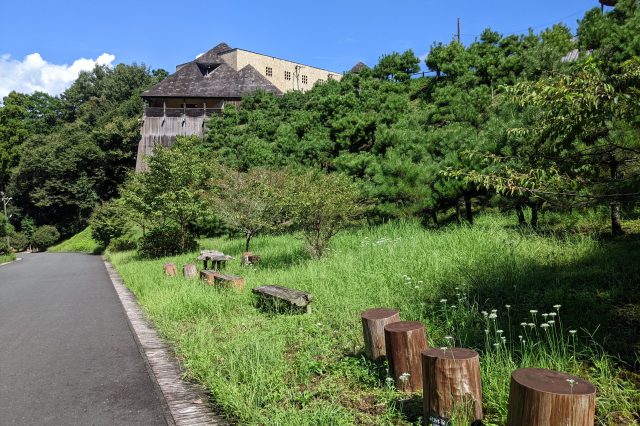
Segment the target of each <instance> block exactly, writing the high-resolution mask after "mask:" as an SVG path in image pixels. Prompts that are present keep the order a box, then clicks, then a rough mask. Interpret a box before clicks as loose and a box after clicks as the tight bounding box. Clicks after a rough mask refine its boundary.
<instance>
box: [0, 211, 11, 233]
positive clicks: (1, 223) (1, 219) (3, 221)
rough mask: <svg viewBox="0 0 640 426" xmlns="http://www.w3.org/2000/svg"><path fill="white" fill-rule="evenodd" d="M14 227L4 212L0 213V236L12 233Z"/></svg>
mask: <svg viewBox="0 0 640 426" xmlns="http://www.w3.org/2000/svg"><path fill="white" fill-rule="evenodd" d="M13 232H14V229H13V226H12V225H11V223H10V222H9V221H8V220H7V217H6V216H5V215H4V213H0V238H4V237H6V236H7V235H11V234H13Z"/></svg>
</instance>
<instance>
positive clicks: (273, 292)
mask: <svg viewBox="0 0 640 426" xmlns="http://www.w3.org/2000/svg"><path fill="white" fill-rule="evenodd" d="M252 292H253V293H254V294H255V295H256V296H257V297H258V304H259V305H260V306H262V307H266V308H273V309H275V310H276V311H278V310H281V309H282V308H285V309H286V310H289V311H291V310H293V311H304V312H306V313H308V314H309V313H311V301H312V300H313V297H312V296H311V293H305V292H303V291H299V290H294V289H292V288H287V287H282V286H279V285H263V286H261V287H256V288H254V289H253V290H252Z"/></svg>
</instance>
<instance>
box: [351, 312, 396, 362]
mask: <svg viewBox="0 0 640 426" xmlns="http://www.w3.org/2000/svg"><path fill="white" fill-rule="evenodd" d="M360 317H361V319H362V333H363V334H364V349H365V352H366V354H367V358H369V359H370V360H372V361H378V360H379V359H381V358H384V357H385V356H386V355H387V350H386V347H385V343H384V326H385V325H387V324H391V323H392V322H398V321H400V314H399V313H398V311H396V310H395V309H385V308H374V309H367V310H366V311H364V312H362V314H360Z"/></svg>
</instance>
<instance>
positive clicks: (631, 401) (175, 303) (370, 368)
mask: <svg viewBox="0 0 640 426" xmlns="http://www.w3.org/2000/svg"><path fill="white" fill-rule="evenodd" d="M510 224H511V221H510V220H509V219H505V218H504V217H501V216H483V217H480V218H479V219H478V221H477V223H476V225H474V227H472V228H471V227H450V228H446V229H443V230H440V231H428V230H425V229H423V228H422V227H420V226H419V225H418V224H416V223H390V224H387V225H384V226H380V227H375V228H371V229H359V230H353V231H350V232H345V233H343V234H341V235H339V236H338V237H336V239H335V241H333V244H332V250H331V252H330V254H329V255H328V256H327V257H325V258H323V259H320V260H315V259H310V258H309V257H308V256H307V255H306V254H305V251H304V249H303V243H302V241H301V240H299V239H298V238H296V237H294V236H290V235H284V236H274V237H260V238H257V239H256V240H255V242H254V246H253V247H252V251H254V252H256V253H258V254H260V255H261V256H262V258H263V262H262V263H261V264H260V265H259V266H257V267H251V268H243V267H241V266H240V264H239V261H238V262H234V263H232V264H231V265H229V268H228V270H229V272H231V273H236V274H239V275H242V276H243V277H245V281H246V284H245V287H246V289H245V291H244V292H243V293H236V292H234V291H230V290H224V289H217V288H212V287H208V286H205V285H203V284H202V283H200V282H199V281H197V280H192V281H189V280H185V279H183V278H181V277H178V278H170V277H164V276H163V273H162V264H163V263H164V262H166V261H173V262H176V264H177V265H178V267H179V268H181V266H182V265H183V264H185V263H187V262H191V261H193V260H194V258H195V253H192V254H188V255H183V256H177V257H174V258H171V259H158V260H141V259H139V258H138V257H137V256H136V254H135V253H133V252H125V253H113V254H109V256H110V258H111V260H112V261H113V263H114V265H115V266H116V268H117V269H118V270H119V272H120V273H121V274H122V276H123V278H124V281H125V283H126V285H127V286H128V287H129V288H130V289H131V290H132V291H133V292H134V293H135V295H136V296H137V298H138V300H139V301H140V303H141V305H142V307H143V309H144V310H145V312H146V313H147V314H148V315H149V316H150V317H151V318H152V319H153V321H154V322H155V324H156V326H157V327H158V329H159V331H160V333H161V334H162V335H163V336H164V337H165V338H166V339H168V340H169V341H170V342H171V343H172V344H173V345H174V347H175V349H176V352H177V354H178V356H179V357H180V358H181V361H182V363H183V365H184V366H185V367H186V370H187V373H188V375H189V376H190V377H191V378H193V379H195V380H198V381H199V382H201V383H203V384H204V385H205V386H206V387H207V388H208V389H209V390H210V391H211V393H212V395H213V397H214V399H215V400H216V403H217V404H218V405H219V406H220V407H222V409H223V410H224V411H225V412H226V413H228V414H229V415H231V416H234V417H236V418H237V419H238V420H239V421H240V422H241V423H243V424H278V425H303V424H310V425H311V424H420V416H421V409H420V398H419V396H417V395H416V396H413V397H406V396H405V395H402V394H400V393H399V392H396V391H395V389H394V388H393V386H390V384H389V383H388V381H386V380H385V379H386V366H385V365H384V364H373V363H370V362H369V361H367V360H366V359H365V358H364V357H363V341H362V335H361V328H360V319H359V313H360V312H361V311H362V310H364V309H367V308H370V307H377V306H386V307H394V308H397V309H399V310H400V312H401V317H402V319H405V320H417V321H422V322H424V323H425V325H426V330H427V332H428V337H429V343H430V345H431V346H434V347H441V346H452V345H456V346H467V347H472V348H475V349H478V350H479V351H480V352H481V369H482V379H483V401H484V405H485V413H486V423H487V424H503V423H504V421H505V419H506V403H507V398H508V386H509V374H510V372H511V371H512V370H513V369H515V368H518V367H523V366H529V367H548V368H555V369H561V370H564V371H568V372H572V373H575V374H578V375H580V376H582V377H584V378H587V379H588V380H591V381H592V382H594V384H596V386H597V387H598V390H599V394H598V413H597V415H598V422H599V424H629V423H632V422H633V421H634V417H633V416H634V415H637V414H636V413H638V412H639V411H640V392H639V391H638V386H637V382H636V383H635V384H634V380H636V378H635V377H636V376H634V375H633V373H631V372H630V370H632V368H631V367H630V364H627V368H626V369H621V368H620V366H621V365H623V364H621V359H623V360H625V361H626V362H628V363H633V362H634V360H640V358H638V353H639V352H640V350H639V349H640V338H639V336H640V334H639V333H637V332H636V331H637V327H638V325H639V324H640V314H638V311H639V309H638V307H639V306H640V292H639V291H638V290H640V289H639V288H638V287H639V283H640V279H639V278H640V241H638V240H637V239H634V238H632V237H631V238H625V239H618V240H612V241H600V240H598V239H595V238H593V237H590V236H589V235H574V236H571V235H556V234H554V233H549V234H540V233H533V232H528V231H522V230H518V229H513V228H511V227H510V226H509V225H510ZM201 247H202V248H207V249H218V250H222V251H224V252H225V253H228V254H232V255H236V256H238V255H239V254H240V253H241V252H242V251H243V241H242V240H240V239H228V238H220V239H211V240H205V241H202V242H201ZM264 284H280V285H284V286H288V287H293V288H298V289H302V290H307V291H310V292H311V293H313V296H314V302H313V305H314V308H313V309H314V311H313V313H312V314H310V315H283V314H272V313H269V312H263V311H261V310H259V309H257V307H256V306H255V304H254V300H253V298H252V296H251V292H250V291H249V289H250V288H252V287H256V286H258V285H264ZM443 300H446V302H442V301H443ZM506 305H509V308H507V307H506ZM555 305H561V306H560V307H557V308H554V306H555ZM493 310H495V317H493V316H491V318H489V316H490V314H489V312H491V313H493ZM531 310H537V311H538V312H537V313H536V315H535V317H532V315H533V314H532V313H531V312H530V311H531ZM483 311H486V312H487V313H486V314H484V313H483ZM585 312H589V315H585V314H584V313H585ZM543 313H545V314H547V316H545V317H543V316H542V314H543ZM550 313H555V318H554V321H556V322H555V323H554V325H553V327H554V328H552V329H549V327H544V328H543V327H541V325H542V323H543V319H544V322H547V321H549V318H551V317H549V314H550ZM523 322H525V323H526V324H530V323H533V324H534V327H532V328H528V327H529V325H527V328H521V327H522V326H521V325H520V324H521V323H523ZM485 330H489V331H488V332H485ZM499 330H500V331H501V332H500V333H498V331H499ZM547 330H548V332H547ZM569 330H576V333H575V334H573V333H569ZM551 331H553V333H554V334H553V337H552V335H551V334H550V333H551ZM520 335H523V340H526V342H525V344H523V343H522V341H521V340H520V338H519V337H518V336H520ZM503 338H504V339H503ZM636 420H637V419H636Z"/></svg>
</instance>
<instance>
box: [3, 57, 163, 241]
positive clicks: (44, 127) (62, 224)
mask: <svg viewBox="0 0 640 426" xmlns="http://www.w3.org/2000/svg"><path fill="white" fill-rule="evenodd" d="M162 75H163V74H162V73H156V74H154V75H152V74H151V72H150V71H149V70H148V69H147V68H146V67H145V66H143V65H140V66H139V65H135V64H134V65H124V64H119V65H117V66H116V67H114V68H108V67H104V66H97V67H96V68H95V69H94V70H92V71H89V72H82V73H80V76H79V77H78V79H77V80H76V81H75V82H74V83H73V84H72V85H71V87H69V88H68V89H67V90H66V91H65V92H64V93H63V94H62V95H61V96H60V97H51V96H49V95H46V94H43V93H39V92H36V93H34V94H32V95H23V94H19V93H10V94H9V95H8V96H6V97H5V98H4V105H3V106H0V188H6V189H7V192H9V194H10V196H12V197H13V198H14V203H15V206H16V211H15V213H16V215H15V216H16V217H17V218H19V217H24V216H25V215H29V216H30V217H32V218H33V219H34V220H35V222H36V223H37V224H43V223H52V222H53V223H55V224H56V225H57V226H58V228H59V229H60V230H61V231H62V232H63V234H65V235H71V234H74V233H76V232H78V231H80V230H81V229H83V228H84V227H85V225H86V221H87V218H88V217H89V215H90V213H91V210H92V208H93V206H94V205H96V204H97V202H99V201H100V200H108V199H110V198H113V197H115V196H116V195H117V186H118V185H120V184H121V183H122V182H123V181H124V179H125V177H126V173H127V171H128V170H130V169H132V168H133V166H134V165H135V157H136V152H137V144H138V141H139V139H140V130H139V122H138V120H139V118H140V115H141V114H142V108H143V103H142V99H141V98H140V96H139V95H140V93H141V92H142V91H143V90H145V89H146V88H148V87H149V86H151V85H153V84H155V83H157V82H158V81H159V80H160V79H161V78H163V77H162Z"/></svg>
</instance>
